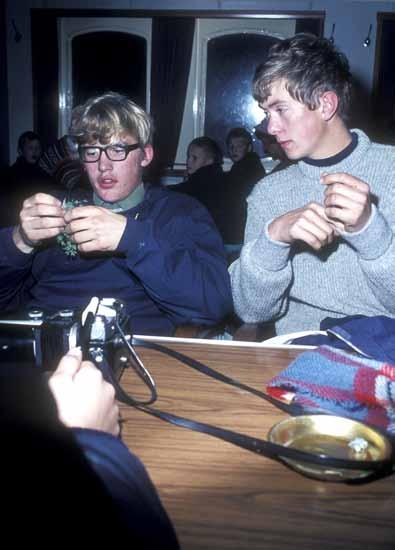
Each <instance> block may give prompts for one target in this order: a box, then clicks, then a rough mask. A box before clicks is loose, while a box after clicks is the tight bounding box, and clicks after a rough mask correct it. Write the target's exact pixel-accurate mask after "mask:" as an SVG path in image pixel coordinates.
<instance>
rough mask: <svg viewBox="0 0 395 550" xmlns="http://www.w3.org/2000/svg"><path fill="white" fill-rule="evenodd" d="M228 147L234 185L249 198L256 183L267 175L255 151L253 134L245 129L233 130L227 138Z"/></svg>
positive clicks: (230, 172) (230, 173)
mask: <svg viewBox="0 0 395 550" xmlns="http://www.w3.org/2000/svg"><path fill="white" fill-rule="evenodd" d="M226 146H227V148H228V155H229V158H230V160H231V161H232V162H233V164H232V167H231V169H230V171H229V175H230V176H231V177H232V180H233V182H232V183H233V185H235V186H236V185H237V186H238V188H239V190H240V191H243V194H244V196H245V197H248V195H249V194H250V192H251V190H252V188H253V187H254V185H255V183H256V182H257V181H259V180H260V179H262V178H263V177H264V175H265V168H264V167H263V166H262V163H261V161H260V158H259V156H258V155H257V154H256V153H255V151H254V145H253V142H252V137H251V134H250V133H249V132H248V131H247V130H246V129H245V128H232V129H231V130H230V131H229V132H228V135H227V136H226Z"/></svg>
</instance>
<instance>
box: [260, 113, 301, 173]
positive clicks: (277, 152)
mask: <svg viewBox="0 0 395 550" xmlns="http://www.w3.org/2000/svg"><path fill="white" fill-rule="evenodd" d="M262 126H265V127H266V124H263V123H262V122H261V124H258V126H255V135H256V136H257V138H258V139H259V140H260V141H261V143H262V145H263V149H264V151H265V157H266V156H269V157H270V158H272V159H273V161H274V162H275V163H276V164H275V165H274V167H273V168H272V169H271V170H270V174H273V172H278V171H279V170H283V169H284V168H287V167H288V166H290V164H292V162H293V161H292V160H290V159H289V158H288V157H287V155H286V154H285V152H284V149H283V148H282V147H281V145H280V144H279V143H278V141H277V140H276V138H275V137H274V136H272V135H271V134H268V133H267V132H266V130H265V129H264V128H262Z"/></svg>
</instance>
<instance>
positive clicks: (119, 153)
mask: <svg viewBox="0 0 395 550" xmlns="http://www.w3.org/2000/svg"><path fill="white" fill-rule="evenodd" d="M139 147H140V144H139V143H132V145H106V146H105V147H100V146H99V145H80V146H79V147H78V153H79V155H80V159H81V161H82V162H97V161H99V160H100V158H101V156H102V153H103V152H104V153H105V154H106V157H107V158H108V159H109V160H113V161H115V162H118V161H121V160H125V159H126V157H127V156H128V154H129V153H130V152H131V151H135V150H136V149H138V148H139Z"/></svg>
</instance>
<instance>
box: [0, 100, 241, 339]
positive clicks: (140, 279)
mask: <svg viewBox="0 0 395 550" xmlns="http://www.w3.org/2000/svg"><path fill="white" fill-rule="evenodd" d="M151 132H152V126H151V120H150V118H149V116H148V115H147V113H146V112H145V111H143V109H141V108H140V107H139V106H137V105H136V104H135V103H133V102H132V101H130V100H129V99H128V98H127V97H125V96H122V95H119V94H116V93H112V92H110V93H107V94H104V95H102V96H98V97H94V98H91V99H89V100H88V101H87V102H86V103H85V105H84V106H83V107H82V108H80V107H79V108H78V116H74V117H73V124H72V127H71V128H70V134H71V135H72V136H73V137H74V138H75V139H76V140H77V142H78V144H79V154H80V158H81V161H82V163H83V165H84V169H85V170H86V172H87V175H88V178H89V181H90V184H91V189H89V191H85V190H83V189H78V193H76V194H74V195H72V196H71V197H70V196H68V203H66V204H65V203H64V202H62V199H63V198H64V196H65V195H64V194H63V196H59V197H55V196H52V195H48V194H43V193H38V194H36V195H33V196H32V197H29V198H28V199H26V200H25V202H24V204H23V208H22V210H21V213H20V225H18V226H16V227H10V228H5V229H3V230H1V231H0V310H1V311H2V312H3V313H4V312H11V311H15V310H20V309H21V308H25V309H26V308H32V307H33V308H41V309H43V310H44V311H47V312H53V311H58V310H59V309H62V308H72V309H83V308H85V307H86V305H87V304H88V303H89V301H90V298H91V297H92V296H98V297H112V298H116V299H120V300H123V301H124V302H125V304H126V312H127V313H128V314H129V316H130V320H131V326H130V330H131V331H132V332H133V333H134V334H157V335H160V334H173V332H174V330H175V328H176V327H177V326H178V325H181V324H203V325H207V326H210V325H213V324H216V323H217V322H218V321H220V320H221V319H222V318H223V317H224V316H226V315H227V314H228V313H229V311H231V310H232V297H231V290H230V281H229V275H228V272H227V264H226V259H225V254H224V250H223V245H222V241H221V237H220V235H219V234H218V232H217V230H216V228H215V226H214V224H213V222H212V220H211V218H210V217H209V215H208V213H207V211H206V209H205V208H203V207H202V206H201V205H200V204H199V203H198V202H197V201H194V200H192V199H191V198H189V197H186V196H184V195H181V194H176V193H173V192H172V191H170V190H168V189H166V188H162V187H155V186H150V185H148V184H146V185H145V184H143V183H142V171H143V168H144V166H147V165H148V164H149V163H150V161H151V159H152V156H153V150H152V146H151ZM76 201H79V202H76ZM81 201H84V202H83V203H81Z"/></svg>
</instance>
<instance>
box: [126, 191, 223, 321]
mask: <svg viewBox="0 0 395 550" xmlns="http://www.w3.org/2000/svg"><path fill="white" fill-rule="evenodd" d="M155 208H156V210H155V212H152V211H151V212H148V213H147V212H141V213H140V212H138V213H137V214H136V213H135V212H134V214H133V216H131V215H129V216H128V220H127V225H126V229H125V232H124V235H123V237H122V239H121V241H120V243H119V247H118V251H119V252H122V253H124V254H125V255H126V260H127V266H128V268H129V269H130V270H131V272H133V274H134V275H135V276H137V277H139V280H140V282H141V284H142V285H143V286H144V288H145V290H146V292H147V293H148V294H149V296H150V297H151V298H152V299H153V300H154V301H155V302H156V303H157V304H158V305H159V307H160V308H161V309H162V310H163V311H165V312H167V314H168V315H169V316H170V317H171V318H172V320H173V321H174V323H175V324H176V325H178V324H182V323H195V324H197V323H198V324H206V325H208V324H214V323H216V322H218V321H220V320H221V319H222V318H223V317H224V316H226V315H227V314H228V313H230V312H231V311H232V308H233V303H232V295H231V289H230V282H229V274H228V270H227V262H226V257H225V253H224V248H223V243H222V239H221V237H220V235H219V233H218V230H217V229H216V227H215V225H214V223H213V220H212V218H211V216H210V215H209V213H208V212H207V210H206V209H205V208H204V207H203V206H202V205H201V204H200V203H199V202H198V201H196V200H194V199H192V198H190V197H187V196H183V195H181V194H178V193H175V192H168V193H166V194H165V196H164V197H163V198H162V199H161V200H160V204H158V203H157V204H156V206H155Z"/></svg>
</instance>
